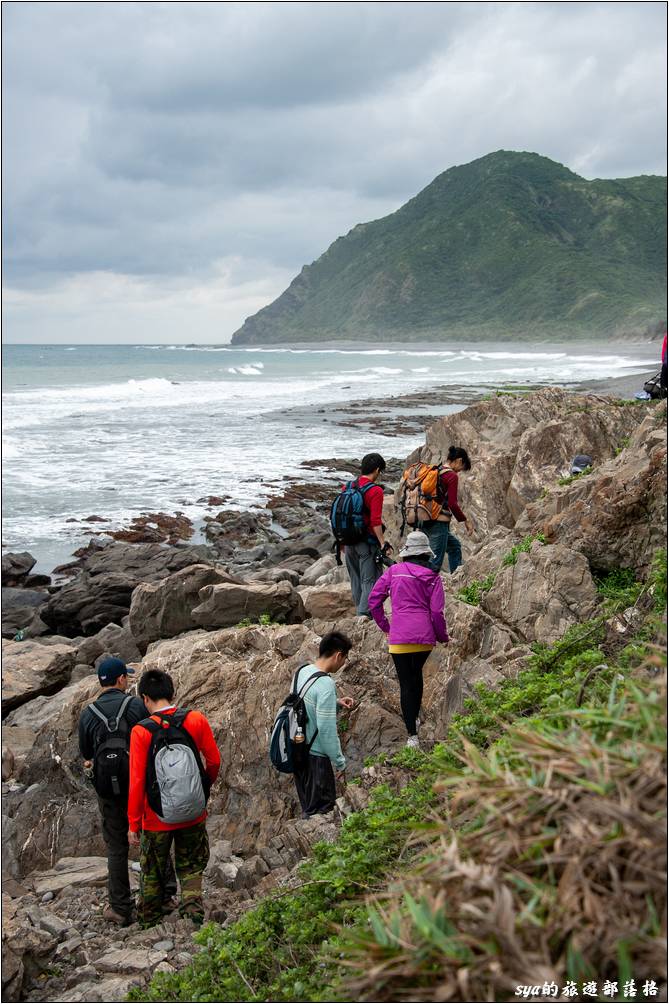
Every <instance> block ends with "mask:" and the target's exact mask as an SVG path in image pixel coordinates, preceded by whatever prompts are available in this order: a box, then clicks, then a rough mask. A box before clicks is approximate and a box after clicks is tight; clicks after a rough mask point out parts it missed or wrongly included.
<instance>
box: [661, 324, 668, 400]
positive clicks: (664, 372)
mask: <svg viewBox="0 0 669 1004" xmlns="http://www.w3.org/2000/svg"><path fill="white" fill-rule="evenodd" d="M660 390H661V391H662V397H666V396H667V332H666V331H665V333H664V338H663V340H662V370H661V371H660Z"/></svg>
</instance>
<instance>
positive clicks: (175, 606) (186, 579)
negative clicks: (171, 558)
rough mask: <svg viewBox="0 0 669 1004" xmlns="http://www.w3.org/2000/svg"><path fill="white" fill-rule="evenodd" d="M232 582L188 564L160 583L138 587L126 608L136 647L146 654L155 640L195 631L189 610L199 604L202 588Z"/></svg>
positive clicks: (220, 573) (209, 568)
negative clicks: (147, 648)
mask: <svg viewBox="0 0 669 1004" xmlns="http://www.w3.org/2000/svg"><path fill="white" fill-rule="evenodd" d="M234 581H235V580H234V579H233V578H232V576H230V575H228V574H227V573H226V572H224V571H222V570H221V569H219V568H212V566H211V565H190V566H189V567H188V568H184V569H182V570H181V571H180V572H174V574H173V575H170V576H168V577H167V578H166V579H163V580H162V581H161V582H155V583H154V582H145V583H142V584H141V585H139V586H138V587H137V588H136V589H135V591H134V593H133V597H132V603H131V606H130V630H131V631H132V635H133V637H134V638H135V640H136V642H137V644H138V645H139V647H140V648H141V649H142V651H146V647H147V645H148V644H149V643H150V642H152V641H156V640H157V639H158V638H173V637H174V636H175V635H178V634H182V633H183V632H184V631H192V630H193V629H194V628H197V627H198V626H199V622H198V621H197V620H195V619H194V618H193V609H194V608H195V607H197V606H199V604H200V602H201V592H202V589H203V588H204V587H205V586H210V585H215V584H220V583H223V582H234ZM217 626H218V627H220V626H221V625H220V624H219V625H217Z"/></svg>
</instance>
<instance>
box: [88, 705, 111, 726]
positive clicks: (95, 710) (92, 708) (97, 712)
mask: <svg viewBox="0 0 669 1004" xmlns="http://www.w3.org/2000/svg"><path fill="white" fill-rule="evenodd" d="M88 710H89V711H92V712H93V714H94V715H97V717H98V718H99V719H100V721H101V722H104V723H105V725H106V726H107V728H109V719H108V718H107V716H106V715H105V714H103V713H102V711H100V709H99V707H98V706H97V704H96V703H95V702H94V703H93V704H89V705H88Z"/></svg>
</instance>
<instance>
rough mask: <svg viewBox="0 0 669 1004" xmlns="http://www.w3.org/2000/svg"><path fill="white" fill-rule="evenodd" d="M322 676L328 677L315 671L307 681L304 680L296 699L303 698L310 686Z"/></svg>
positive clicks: (326, 674)
mask: <svg viewBox="0 0 669 1004" xmlns="http://www.w3.org/2000/svg"><path fill="white" fill-rule="evenodd" d="M307 665H308V664H307ZM322 676H328V673H322V672H321V671H320V670H317V671H316V672H315V673H312V674H311V676H310V677H309V679H308V680H306V681H305V682H304V683H303V684H302V686H301V687H300V692H299V694H298V697H304V695H305V694H306V692H307V691H308V690H309V688H310V687H311V685H312V684H313V683H315V682H316V680H319V679H320V678H321V677H322Z"/></svg>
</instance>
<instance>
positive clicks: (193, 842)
mask: <svg viewBox="0 0 669 1004" xmlns="http://www.w3.org/2000/svg"><path fill="white" fill-rule="evenodd" d="M173 841H174V864H175V866H176V872H177V875H178V877H179V884H180V886H181V903H180V904H179V913H180V914H181V916H182V917H190V918H191V919H192V920H194V921H195V922H196V923H202V920H203V919H204V906H203V903H202V872H203V871H204V869H205V868H206V867H207V862H208V861H209V840H208V837H207V826H206V823H205V822H204V821H203V822H201V823H196V824H195V826H187V827H184V829H181V830H144V831H143V833H142V838H141V843H140V849H139V861H140V865H141V868H142V871H141V875H140V879H139V898H138V901H137V915H138V920H139V923H140V926H141V927H152V926H153V924H157V923H159V922H160V921H161V920H162V916H163V912H162V904H163V899H164V898H165V896H164V890H165V881H166V878H167V876H168V875H169V870H168V862H169V857H170V848H171V846H172V842H173Z"/></svg>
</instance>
